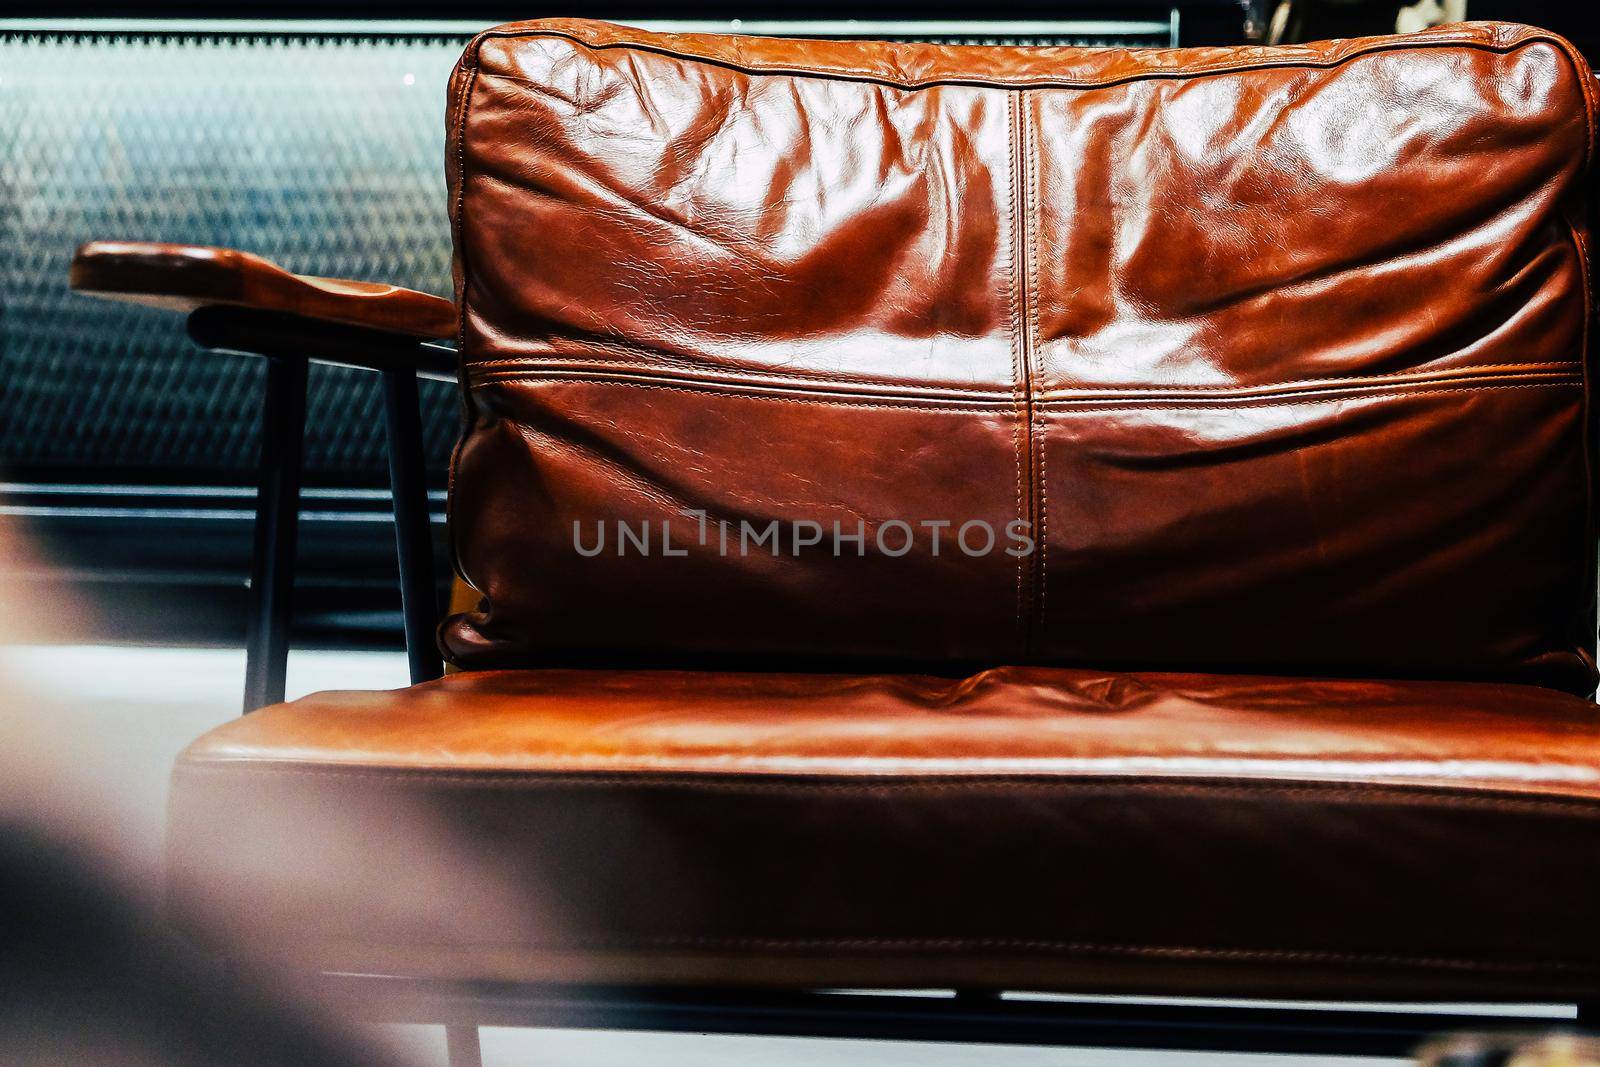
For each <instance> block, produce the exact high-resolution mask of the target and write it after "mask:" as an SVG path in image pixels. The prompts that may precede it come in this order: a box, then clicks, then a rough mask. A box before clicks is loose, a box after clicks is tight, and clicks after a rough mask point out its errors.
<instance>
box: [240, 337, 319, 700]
mask: <svg viewBox="0 0 1600 1067" xmlns="http://www.w3.org/2000/svg"><path fill="white" fill-rule="evenodd" d="M305 424H306V360H304V359H294V358H285V357H272V358H269V359H268V360H267V391H266V397H265V398H264V400H263V401H262V405H261V461H260V467H259V471H260V473H259V478H258V481H257V485H256V525H255V559H254V561H253V563H252V567H251V574H250V616H249V635H248V637H247V638H246V641H245V668H244V679H245V680H244V710H245V711H247V712H250V711H254V710H255V709H257V708H259V707H264V706H265V705H267V704H277V703H279V702H281V701H282V700H283V687H284V680H285V678H286V677H287V675H288V669H289V617H290V611H291V607H292V603H293V599H294V560H295V539H296V534H297V532H298V529H297V527H298V523H299V519H300V474H301V463H302V459H303V456H304V451H305Z"/></svg>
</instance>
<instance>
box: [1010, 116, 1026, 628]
mask: <svg viewBox="0 0 1600 1067" xmlns="http://www.w3.org/2000/svg"><path fill="white" fill-rule="evenodd" d="M1005 221H1006V235H1005V237H1006V274H1007V294H1006V295H1007V306H1008V310H1009V315H1008V321H1007V326H1008V332H1009V334H1010V341H1011V406H1012V424H1011V447H1012V449H1013V451H1014V453H1015V455H1016V464H1017V478H1016V484H1017V492H1016V497H1017V518H1018V520H1020V521H1022V522H1027V521H1028V519H1029V513H1028V503H1027V499H1026V493H1027V488H1026V478H1025V476H1024V474H1023V455H1024V445H1023V432H1022V425H1023V420H1024V418H1026V413H1027V407H1026V405H1025V404H1024V403H1023V400H1022V353H1021V340H1020V338H1019V336H1018V334H1019V332H1020V329H1021V316H1020V315H1019V314H1018V312H1017V288H1018V279H1017V225H1018V223H1017V103H1016V97H1015V96H1014V95H1013V94H1011V93H1007V94H1006V210H1005ZM1027 573H1028V561H1027V559H1026V558H1025V557H1022V556H1018V557H1017V603H1016V615H1017V624H1016V629H1017V633H1016V637H1017V647H1018V650H1019V651H1020V652H1022V654H1023V655H1024V656H1026V654H1027V649H1028V618H1027V610H1028V591H1027Z"/></svg>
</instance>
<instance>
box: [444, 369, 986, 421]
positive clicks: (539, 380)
mask: <svg viewBox="0 0 1600 1067" xmlns="http://www.w3.org/2000/svg"><path fill="white" fill-rule="evenodd" d="M560 384H574V385H614V386H616V387H617V388H619V389H665V390H670V391H673V392H679V393H694V394H696V395H698V396H710V397H728V398H730V399H735V400H769V401H772V402H774V403H779V404H816V405H821V406H824V407H853V408H864V409H867V410H881V411H938V412H948V413H950V414H963V415H970V414H973V413H974V412H983V411H992V410H997V409H996V408H995V407H994V405H980V403H979V402H978V401H970V402H968V403H967V404H966V405H965V406H963V405H962V402H960V401H950V402H947V403H943V404H939V403H930V402H927V401H920V400H906V401H904V402H893V403H891V402H889V399H890V398H888V397H884V398H882V400H881V401H873V400H857V399H855V398H853V397H800V396H774V395H772V394H770V393H751V392H744V391H739V390H728V391H727V392H717V391H714V390H710V389H695V388H693V387H692V386H687V385H671V384H659V385H658V384H655V383H647V382H634V381H621V380H618V379H616V378H582V377H574V378H546V377H515V378H496V379H494V380H493V381H487V382H477V383H474V384H473V386H472V388H473V389H483V388H487V387H489V386H494V385H560ZM996 403H1004V402H1003V401H997V402H996Z"/></svg>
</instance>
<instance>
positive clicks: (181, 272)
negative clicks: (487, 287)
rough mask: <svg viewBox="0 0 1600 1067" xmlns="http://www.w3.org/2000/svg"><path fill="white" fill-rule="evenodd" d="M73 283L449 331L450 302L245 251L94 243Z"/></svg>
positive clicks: (385, 326) (163, 298)
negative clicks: (295, 268)
mask: <svg viewBox="0 0 1600 1067" xmlns="http://www.w3.org/2000/svg"><path fill="white" fill-rule="evenodd" d="M71 278H72V288H73V289H75V290H77V291H78V292H80V293H88V294H90V295H93V296H103V297H108V298H110V299H112V300H126V301H129V302H131V303H135V304H148V305H150V306H151V307H160V308H168V309H170V310H173V311H194V310H195V309H197V308H202V307H209V306H214V305H219V304H220V305H229V306H233V307H247V308H253V309H256V310H259V311H272V312H280V313H284V314H290V315H298V316H301V317H303V318H308V319H317V320H320V321H323V322H335V323H340V324H342V325H346V326H360V327H366V328H368V329H374V330H383V331H385V332H388V333H397V334H404V335H407V336H410V337H417V338H427V339H436V338H442V337H450V336H451V335H453V334H454V333H455V330H456V312H455V305H454V304H453V303H452V302H451V301H449V300H446V299H445V298H444V297H441V296H430V295H429V294H427V293H419V292H417V291H416V290H414V289H402V288H400V287H399V286H396V285H383V284H381V283H378V282H352V281H343V280H341V279H335V278H313V277H307V276H305V275H301V274H290V273H289V272H288V271H286V270H284V269H283V268H282V267H279V266H277V265H276V264H273V263H270V262H268V261H267V260H265V259H262V258H261V257H260V256H254V255H251V254H250V253H248V252H237V251H234V250H233V249H231V248H208V247H204V246H201V245H176V244H162V243H159V242H154V241H91V242H89V243H88V244H86V245H84V246H83V247H81V248H79V249H78V251H77V254H76V255H74V256H73V257H72V272H71Z"/></svg>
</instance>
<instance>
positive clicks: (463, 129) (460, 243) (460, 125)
mask: <svg viewBox="0 0 1600 1067" xmlns="http://www.w3.org/2000/svg"><path fill="white" fill-rule="evenodd" d="M481 41H482V37H481V36H480V37H479V38H477V39H475V40H474V41H473V42H472V44H471V45H470V46H469V47H468V49H467V51H466V52H465V53H464V54H463V55H462V57H461V58H462V61H463V62H467V61H468V60H469V59H470V67H471V69H470V70H469V72H468V73H467V76H466V77H465V78H463V79H462V85H461V96H460V99H459V100H458V101H457V105H456V106H457V109H458V111H459V112H460V114H459V116H458V117H457V119H456V203H455V230H456V233H455V237H456V255H458V256H460V257H461V299H460V304H461V306H460V307H459V308H457V309H456V351H458V352H462V353H465V352H466V350H467V343H466V342H467V290H468V287H469V284H470V279H469V271H468V268H467V231H466V204H467V115H468V113H469V112H470V111H471V110H472V90H473V88H474V86H475V85H476V84H477V81H478V59H479V56H478V49H479V45H480V43H481Z"/></svg>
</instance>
